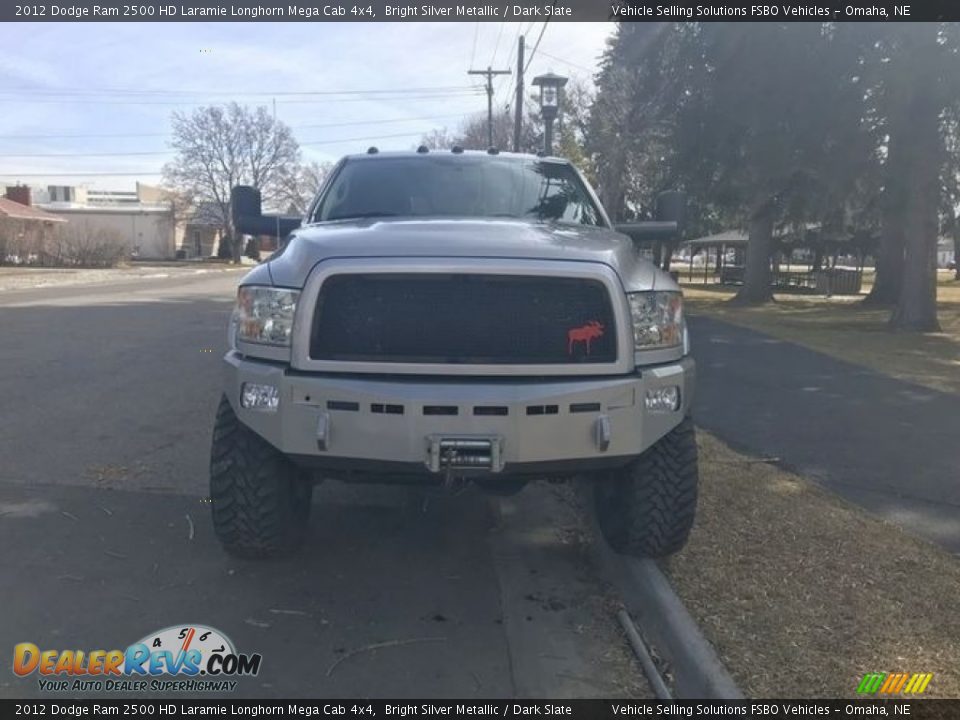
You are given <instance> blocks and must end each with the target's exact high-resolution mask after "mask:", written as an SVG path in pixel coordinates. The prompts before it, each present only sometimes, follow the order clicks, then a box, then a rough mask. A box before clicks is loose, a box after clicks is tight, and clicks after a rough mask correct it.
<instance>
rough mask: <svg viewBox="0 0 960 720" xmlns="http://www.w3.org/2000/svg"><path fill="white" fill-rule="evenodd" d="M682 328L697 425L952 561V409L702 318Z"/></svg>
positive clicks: (958, 414)
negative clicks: (934, 546) (689, 340)
mask: <svg viewBox="0 0 960 720" xmlns="http://www.w3.org/2000/svg"><path fill="white" fill-rule="evenodd" d="M690 327H691V335H692V337H693V354H694V357H695V358H696V360H697V363H698V365H697V375H698V386H697V397H696V400H695V401H694V419H695V420H696V422H697V424H698V425H700V426H702V427H704V428H705V429H707V430H709V431H710V432H712V433H714V434H715V435H717V436H718V437H720V438H721V439H722V440H724V441H726V442H727V443H729V444H731V445H732V446H734V447H735V448H739V449H743V450H746V451H749V452H750V453H751V454H753V455H760V456H763V457H770V458H776V459H777V460H778V461H779V462H780V463H782V464H783V465H784V466H785V467H787V468H789V469H791V470H794V471H796V472H797V473H799V474H801V475H804V476H806V477H808V478H811V479H812V480H815V481H816V482H819V483H820V484H822V485H824V486H825V487H827V488H829V489H831V490H832V491H834V492H836V493H837V494H838V495H840V496H842V497H844V498H845V499H847V500H849V501H851V502H853V503H856V504H858V505H860V506H862V507H864V508H865V509H867V510H868V511H870V512H872V513H874V514H875V515H878V516H880V517H883V518H885V519H887V520H889V521H891V522H894V523H897V524H898V525H901V526H902V527H904V528H905V529H907V530H908V531H910V532H911V533H913V534H915V535H919V536H921V537H924V538H927V539H929V540H931V541H933V542H936V543H938V544H940V545H941V546H943V547H944V548H946V549H947V550H949V551H951V552H954V553H960V449H958V436H957V431H958V429H960V398H958V397H957V396H955V395H951V394H948V393H942V392H937V391H935V390H930V389H927V388H924V387H920V386H918V385H914V384H912V383H908V382H903V381H900V380H895V379H893V378H890V377H887V376H885V375H882V374H880V373H878V372H875V371H873V370H869V369H867V368H864V367H861V366H859V365H854V364H852V363H847V362H843V361H841V360H836V359H834V358H831V357H829V356H827V355H824V354H821V353H818V352H815V351H812V350H809V349H807V348H804V347H801V346H799V345H795V344H793V343H789V342H786V341H783V340H778V339H775V338H771V337H769V336H767V335H763V334H761V333H758V332H755V331H753V330H747V329H745V328H741V327H738V326H734V325H730V324H728V323H724V322H721V321H718V320H714V319H710V318H706V317H703V316H695V317H691V318H690Z"/></svg>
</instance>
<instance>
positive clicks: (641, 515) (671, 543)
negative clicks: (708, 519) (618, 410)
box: [593, 417, 699, 558]
mask: <svg viewBox="0 0 960 720" xmlns="http://www.w3.org/2000/svg"><path fill="white" fill-rule="evenodd" d="M698 482H699V471H698V469H697V440H696V433H695V431H694V428H693V421H692V420H691V419H690V418H689V417H688V418H685V419H684V420H683V422H681V423H680V424H679V425H678V426H677V427H675V428H674V429H673V430H671V431H670V432H669V433H668V434H667V435H665V436H664V437H663V438H661V439H660V440H659V441H658V442H657V443H656V444H654V445H653V446H652V447H650V448H648V449H647V450H646V452H644V453H643V455H641V456H640V457H639V458H637V459H636V460H634V461H633V462H631V463H630V464H629V465H627V466H626V467H624V468H620V469H618V470H614V471H611V472H609V473H605V474H604V475H603V476H601V477H598V478H596V479H595V480H594V487H593V490H594V504H595V508H596V513H597V523H598V524H599V526H600V530H601V532H602V533H603V536H604V538H605V539H606V541H607V543H609V545H610V547H612V548H613V549H614V550H615V551H617V552H618V553H621V554H623V555H631V556H633V557H641V558H662V557H666V556H667V555H672V554H674V553H676V552H678V551H679V550H680V549H681V548H683V546H684V545H686V543H687V538H688V537H689V535H690V528H691V527H692V526H693V518H694V515H695V514H696V509H697V484H698Z"/></svg>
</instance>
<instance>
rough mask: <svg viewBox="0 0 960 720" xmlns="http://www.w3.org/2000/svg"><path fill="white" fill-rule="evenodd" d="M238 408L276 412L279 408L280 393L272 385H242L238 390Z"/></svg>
mask: <svg viewBox="0 0 960 720" xmlns="http://www.w3.org/2000/svg"><path fill="white" fill-rule="evenodd" d="M240 406H241V407H244V408H247V409H248V410H263V411H265V412H276V411H277V408H278V407H280V391H279V390H277V388H276V387H275V386H273V385H260V384H258V383H244V384H243V386H242V387H241V388H240Z"/></svg>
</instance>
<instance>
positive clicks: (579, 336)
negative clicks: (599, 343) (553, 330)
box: [567, 320, 603, 355]
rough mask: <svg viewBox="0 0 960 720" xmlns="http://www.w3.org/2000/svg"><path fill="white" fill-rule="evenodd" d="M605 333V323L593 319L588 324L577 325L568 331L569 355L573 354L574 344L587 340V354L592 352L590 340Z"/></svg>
mask: <svg viewBox="0 0 960 720" xmlns="http://www.w3.org/2000/svg"><path fill="white" fill-rule="evenodd" d="M602 335H603V323H601V322H599V321H597V320H591V321H590V322H588V323H587V324H586V325H581V326H580V327H575V328H572V329H570V330H568V331H567V355H573V344H574V343H576V342H585V343H586V344H587V355H589V354H590V341H591V340H593V339H594V338H598V337H601V336H602Z"/></svg>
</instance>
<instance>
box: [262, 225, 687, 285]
mask: <svg viewBox="0 0 960 720" xmlns="http://www.w3.org/2000/svg"><path fill="white" fill-rule="evenodd" d="M391 256H395V257H456V258H464V257H476V258H517V259H521V258H524V259H535V260H566V261H571V260H573V261H582V262H598V263H604V264H605V265H608V266H610V267H611V268H613V270H614V271H615V272H616V273H617V274H618V275H619V276H620V279H621V282H623V285H624V288H625V289H626V290H627V291H628V292H629V291H634V290H651V289H654V288H656V289H663V290H670V289H676V283H674V282H673V279H672V278H671V277H670V276H669V275H667V274H666V273H663V272H662V271H660V270H658V269H656V268H655V267H654V266H653V264H652V263H650V262H648V261H646V260H644V259H642V258H640V257H639V256H638V254H637V252H636V250H635V248H634V246H633V244H632V242H631V240H630V238H628V237H627V236H625V235H622V234H620V233H618V232H615V231H613V230H610V229H609V228H602V227H591V226H586V225H583V226H577V225H557V224H548V223H541V222H534V221H521V220H513V219H510V220H506V219H504V220H500V219H482V220H477V219H447V218H444V219H423V218H418V219H416V220H411V219H392V218H391V219H364V220H352V221H343V222H333V223H323V224H316V225H309V226H305V227H302V228H299V229H297V230H295V231H294V232H293V233H292V234H291V236H290V239H289V241H288V243H287V245H286V246H285V248H284V250H283V252H281V253H280V254H279V256H278V257H276V258H274V259H271V261H270V262H269V263H268V264H267V269H268V271H269V274H270V279H271V280H272V282H273V284H275V285H279V286H283V287H294V288H300V287H303V285H304V283H305V281H306V278H307V276H308V275H309V274H310V271H311V270H312V269H313V267H314V266H315V265H316V264H317V263H319V262H322V261H324V260H328V259H332V258H351V257H358V258H369V257H391ZM259 269H261V270H262V269H264V268H262V267H261V268H259ZM255 274H259V273H257V271H256V270H254V271H253V272H252V273H251V274H250V276H248V278H246V279H245V280H244V282H257V281H258V280H257V279H252V276H254V275H255Z"/></svg>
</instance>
